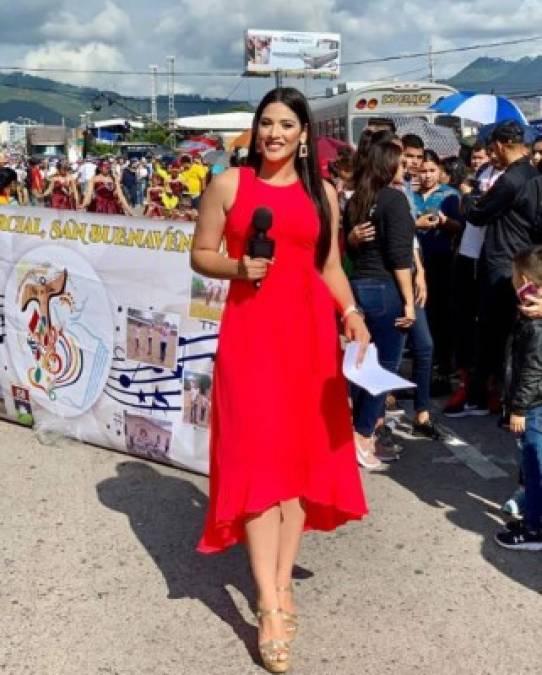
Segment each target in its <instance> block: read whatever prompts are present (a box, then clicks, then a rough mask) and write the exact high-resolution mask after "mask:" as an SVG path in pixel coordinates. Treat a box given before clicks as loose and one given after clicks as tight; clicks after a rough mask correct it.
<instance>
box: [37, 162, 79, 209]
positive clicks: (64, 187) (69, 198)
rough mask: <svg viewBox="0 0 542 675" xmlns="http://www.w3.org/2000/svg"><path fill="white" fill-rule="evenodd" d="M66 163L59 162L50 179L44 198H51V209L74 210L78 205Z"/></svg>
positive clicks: (73, 182) (74, 187) (75, 190)
mask: <svg viewBox="0 0 542 675" xmlns="http://www.w3.org/2000/svg"><path fill="white" fill-rule="evenodd" d="M68 169H69V167H68V163H67V162H66V161H65V160H63V159H62V160H60V162H59V163H58V165H57V173H56V174H55V175H54V176H53V177H52V179H51V182H50V183H49V185H48V187H47V190H45V192H44V193H43V196H44V197H48V196H50V197H51V202H50V206H51V208H53V209H72V210H73V209H76V208H77V206H78V203H79V194H78V192H77V185H76V184H75V180H74V179H73V176H70V174H69V172H68Z"/></svg>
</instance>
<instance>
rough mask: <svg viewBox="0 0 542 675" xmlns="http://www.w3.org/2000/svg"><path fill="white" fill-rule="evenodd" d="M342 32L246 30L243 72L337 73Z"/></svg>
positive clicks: (260, 73) (325, 75) (327, 75)
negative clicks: (340, 33)
mask: <svg viewBox="0 0 542 675" xmlns="http://www.w3.org/2000/svg"><path fill="white" fill-rule="evenodd" d="M340 60H341V36H340V35H339V34H338V33H292V32H289V31H277V30H248V31H247V32H246V33H245V73H246V74H247V75H262V76H267V75H270V74H271V73H275V72H277V71H280V72H282V73H284V74H289V75H303V74H305V73H308V74H310V75H320V76H322V77H338V75H339V71H340Z"/></svg>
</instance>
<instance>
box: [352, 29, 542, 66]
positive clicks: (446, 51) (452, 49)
mask: <svg viewBox="0 0 542 675" xmlns="http://www.w3.org/2000/svg"><path fill="white" fill-rule="evenodd" d="M539 40H542V35H536V36H535V37H530V38H521V39H517V40H501V41H500V42H486V43H483V44H476V45H468V46H466V47H450V48H449V49H433V50H432V52H431V53H432V55H433V56H436V55H440V54H454V53H457V52H468V51H473V50H475V49H489V48H492V47H503V46H505V45H520V44H525V43H527V42H536V41H539ZM429 54H430V52H429V51H426V52H412V53H410V54H395V55H393V56H382V57H380V58H375V59H363V60H361V61H350V62H346V63H341V67H342V68H344V67H345V66H363V65H366V64H369V63H385V62H388V61H400V60H402V59H418V58H421V57H422V56H425V57H427V56H429Z"/></svg>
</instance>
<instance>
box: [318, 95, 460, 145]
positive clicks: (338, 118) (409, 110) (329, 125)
mask: <svg viewBox="0 0 542 675" xmlns="http://www.w3.org/2000/svg"><path fill="white" fill-rule="evenodd" d="M341 88H342V89H347V85H339V91H340V90H341ZM455 93H457V90H456V89H453V88H452V87H448V86H446V85H444V84H436V83H433V82H408V83H407V82H397V83H389V82H388V83H383V84H368V85H366V86H364V87H361V88H357V89H352V90H350V91H344V93H338V94H336V95H331V96H326V97H325V98H322V99H315V100H313V101H311V109H312V112H313V115H314V120H315V123H316V131H317V133H318V135H319V136H331V137H333V138H337V139H339V140H341V141H346V142H347V143H350V144H351V145H353V146H357V144H358V141H359V137H360V136H361V133H362V131H363V130H364V129H365V127H366V126H368V125H369V124H371V123H373V124H382V125H383V126H384V124H385V122H384V123H383V121H384V120H394V119H395V118H398V117H419V118H421V119H424V120H426V121H428V122H432V123H433V124H440V125H442V126H447V127H453V128H456V129H458V130H459V129H461V120H459V118H457V117H451V116H450V115H441V114H440V113H436V112H434V111H433V110H430V109H429V108H430V106H431V105H433V104H434V103H436V102H437V101H438V100H440V99H441V98H443V97H445V96H449V95H450V94H455Z"/></svg>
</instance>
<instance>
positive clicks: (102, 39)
mask: <svg viewBox="0 0 542 675" xmlns="http://www.w3.org/2000/svg"><path fill="white" fill-rule="evenodd" d="M4 2H7V0H4ZM537 26H542V2H541V1H540V0H516V2H513V3H511V2H510V0H506V1H505V0H295V1H293V0H267V2H260V1H259V0H226V1H224V2H219V1H218V0H85V2H81V3H75V2H73V0H18V1H17V2H16V3H9V8H6V10H5V11H4V12H3V16H2V21H1V22H0V65H2V66H22V67H27V68H41V67H45V68H55V67H70V68H77V69H83V70H84V69H105V70H109V69H126V70H147V68H148V65H149V64H157V65H159V66H160V68H161V69H162V70H165V69H166V64H165V59H166V57H167V56H168V55H170V54H173V55H175V57H176V67H177V70H179V71H181V70H184V71H187V72H189V71H195V70H199V71H201V70H212V71H216V70H232V71H235V72H237V71H239V72H240V71H241V70H242V67H243V40H242V35H243V31H244V30H245V29H246V28H270V29H278V30H295V31H299V30H307V31H325V32H338V33H341V35H342V39H343V54H342V56H343V61H345V62H348V61H353V60H360V59H366V58H378V57H382V56H387V55H392V54H401V53H406V52H410V51H424V50H426V49H427V47H428V44H429V40H430V39H432V40H433V46H434V48H435V49H445V48H448V47H460V46H464V45H471V44H476V43H481V42H482V43H485V42H492V41H500V40H507V39H514V38H524V37H529V36H532V35H533V34H534V33H533V30H534V31H536V32H537V33H542V28H541V29H540V30H539V31H537V29H536V27H537ZM538 53H542V40H541V41H540V42H539V43H538V42H536V43H533V44H531V45H521V46H514V47H510V46H508V47H499V48H496V49H487V50H484V51H480V52H467V53H466V54H452V55H449V56H441V57H437V58H436V60H435V64H436V75H437V76H438V77H445V76H448V75H451V74H454V73H455V72H457V71H458V70H459V69H460V68H461V67H462V66H464V65H466V64H467V63H468V62H469V61H471V60H473V59H474V58H475V57H476V56H479V55H482V54H485V55H488V56H496V57H497V56H498V57H503V58H519V57H521V56H526V55H533V54H538ZM395 74H401V75H402V74H404V77H405V78H407V79H423V78H425V77H426V75H427V66H426V60H425V59H416V60H414V59H413V60H404V61H396V62H391V63H387V64H377V65H371V66H355V67H348V68H344V69H343V73H342V76H341V79H343V80H373V79H378V78H382V77H388V76H392V75H395ZM44 76H46V77H53V78H55V79H59V80H62V81H65V82H71V83H73V84H88V85H92V86H98V87H103V88H105V87H107V88H111V89H115V90H117V91H120V92H122V93H126V94H128V93H129V94H136V93H137V94H139V95H147V94H148V92H149V89H150V85H149V78H148V77H145V76H128V77H127V76H103V75H92V74H82V73H81V74H77V75H75V74H53V73H44ZM265 86H266V81H258V82H255V81H254V80H251V81H250V82H247V80H246V79H245V80H242V81H239V80H236V79H234V78H229V79H228V78H194V77H178V78H177V90H178V91H179V92H181V91H187V92H188V91H189V92H197V93H200V94H202V95H204V94H206V95H213V96H214V95H217V96H225V95H230V94H231V95H232V97H234V98H242V99H247V98H250V99H254V98H256V97H257V96H258V95H260V94H261V92H262V90H263V89H264V88H265ZM310 88H311V90H310V91H311V93H316V91H317V90H319V89H321V88H322V85H321V84H310ZM164 90H165V81H164V82H163V84H161V93H165V91H164Z"/></svg>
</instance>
